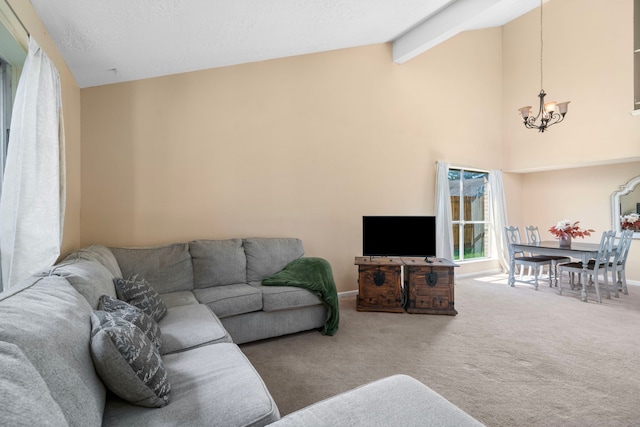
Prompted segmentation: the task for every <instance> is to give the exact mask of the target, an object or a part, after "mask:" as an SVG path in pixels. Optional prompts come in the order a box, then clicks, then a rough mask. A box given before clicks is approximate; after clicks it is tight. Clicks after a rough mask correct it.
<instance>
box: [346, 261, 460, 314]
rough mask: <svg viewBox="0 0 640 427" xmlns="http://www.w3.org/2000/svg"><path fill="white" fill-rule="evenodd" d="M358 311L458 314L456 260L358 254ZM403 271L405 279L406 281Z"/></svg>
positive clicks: (356, 262)
mask: <svg viewBox="0 0 640 427" xmlns="http://www.w3.org/2000/svg"><path fill="white" fill-rule="evenodd" d="M355 264H356V265H357V266H358V298H357V305H356V309H357V310H358V311H385V312H393V313H402V312H404V311H405V308H406V310H407V312H409V313H422V314H448V315H452V316H455V315H456V314H458V312H457V311H456V309H455V307H454V289H453V287H454V273H453V268H454V267H457V264H454V263H453V262H451V261H449V260H446V259H443V258H431V259H430V258H429V257H425V258H422V257H416V258H408V257H407V258H405V257H402V258H401V257H356V259H355ZM403 274H404V281H403ZM403 282H404V283H403Z"/></svg>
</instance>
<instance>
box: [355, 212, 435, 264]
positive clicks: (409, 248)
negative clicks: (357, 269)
mask: <svg viewBox="0 0 640 427" xmlns="http://www.w3.org/2000/svg"><path fill="white" fill-rule="evenodd" d="M362 253H363V255H364V256H407V257H408V256H421V257H427V256H436V217H435V216H363V217H362Z"/></svg>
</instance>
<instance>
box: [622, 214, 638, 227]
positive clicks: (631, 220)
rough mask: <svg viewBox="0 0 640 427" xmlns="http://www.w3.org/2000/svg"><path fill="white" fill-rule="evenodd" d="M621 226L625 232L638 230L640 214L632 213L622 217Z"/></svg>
mask: <svg viewBox="0 0 640 427" xmlns="http://www.w3.org/2000/svg"><path fill="white" fill-rule="evenodd" d="M620 226H621V227H622V229H623V230H638V228H640V214H637V213H630V214H626V215H623V216H621V217H620Z"/></svg>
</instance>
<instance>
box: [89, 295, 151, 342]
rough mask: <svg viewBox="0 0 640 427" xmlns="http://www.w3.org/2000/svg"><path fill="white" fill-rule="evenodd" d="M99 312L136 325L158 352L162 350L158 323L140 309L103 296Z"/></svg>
mask: <svg viewBox="0 0 640 427" xmlns="http://www.w3.org/2000/svg"><path fill="white" fill-rule="evenodd" d="M98 310H102V311H106V312H107V313H111V315H113V316H117V317H120V318H121V319H123V320H126V321H127V322H131V323H133V324H134V325H136V326H137V327H138V328H139V329H140V330H141V331H142V333H144V334H145V335H146V336H147V338H149V341H151V342H152V343H153V344H154V345H155V346H156V348H157V349H158V350H160V349H161V348H162V332H161V331H160V327H158V323H157V322H156V321H155V320H153V319H152V318H151V316H149V315H147V314H146V313H145V312H144V311H142V310H140V309H139V308H138V307H134V306H132V305H131V304H129V303H126V302H124V301H121V300H119V299H116V298H113V297H110V296H109V295H103V296H102V297H100V301H99V302H98Z"/></svg>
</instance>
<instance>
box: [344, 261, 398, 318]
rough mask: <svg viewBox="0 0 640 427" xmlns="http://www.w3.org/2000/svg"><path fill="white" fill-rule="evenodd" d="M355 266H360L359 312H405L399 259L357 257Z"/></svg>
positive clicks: (357, 307)
mask: <svg viewBox="0 0 640 427" xmlns="http://www.w3.org/2000/svg"><path fill="white" fill-rule="evenodd" d="M355 264H356V265H358V302H357V306H356V309H357V310H358V311H387V312H394V313H401V312H403V311H404V308H403V302H404V298H403V289H402V279H401V277H402V276H401V267H402V261H401V260H400V259H399V258H368V257H356V262H355Z"/></svg>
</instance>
